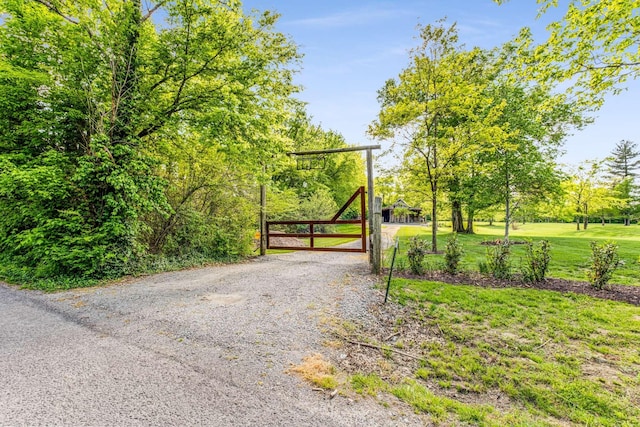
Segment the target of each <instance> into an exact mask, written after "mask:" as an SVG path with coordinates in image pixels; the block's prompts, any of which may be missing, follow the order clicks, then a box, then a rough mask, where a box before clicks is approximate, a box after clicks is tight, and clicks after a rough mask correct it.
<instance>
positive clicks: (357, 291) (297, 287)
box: [0, 252, 419, 426]
mask: <svg viewBox="0 0 640 427" xmlns="http://www.w3.org/2000/svg"><path fill="white" fill-rule="evenodd" d="M367 271H368V266H367V263H366V256H364V255H349V254H327V253H320V254H319V253H304V252H300V253H293V254H284V255H277V256H269V257H264V258H261V259H258V260H256V261H252V262H247V263H244V264H238V265H230V266H222V267H211V268H204V269H196V270H189V271H184V272H175V273H164V274H160V275H155V276H150V277H146V278H141V279H136V280H133V281H129V282H127V283H122V284H116V285H111V286H107V287H100V288H93V289H87V290H73V291H67V292H61V293H54V294H43V293H40V292H33V291H22V290H19V289H16V288H14V287H9V286H6V285H4V284H0V425H1V426H14V425H16V426H21V425H28V426H32V425H69V426H71V425H73V426H76V425H90V426H112V425H127V426H130V425H132V426H134V425H154V426H155V425H211V426H265V425H267V426H276V425H277V426H289V425H290V426H364V425H366V426H371V425H374V426H375V425H380V426H392V425H418V423H419V421H417V420H416V419H414V418H413V417H412V416H411V414H406V413H403V410H395V409H393V408H391V409H389V408H384V407H383V406H381V405H379V404H378V403H376V402H375V401H373V400H372V399H359V398H357V397H353V396H347V395H342V394H340V395H338V397H336V398H334V399H329V397H328V395H327V393H325V392H319V391H315V390H313V388H312V387H311V386H309V385H308V384H306V383H304V382H303V381H301V380H300V379H299V378H298V377H296V376H294V375H291V374H289V373H288V372H287V369H288V368H289V367H290V366H292V365H294V364H299V363H300V361H301V360H302V359H303V357H305V356H308V355H311V354H314V353H316V352H319V353H323V354H326V353H327V352H330V350H328V349H327V348H326V347H325V346H323V341H324V340H325V339H326V336H324V335H323V332H322V330H321V328H322V320H323V318H325V317H326V316H332V315H335V313H336V312H337V311H340V312H343V313H347V316H352V315H353V316H355V317H359V316H366V305H367V304H368V303H370V301H371V298H375V297H377V294H376V293H375V292H374V291H373V290H372V284H373V283H374V279H373V278H372V277H371V276H369V275H368V274H367Z"/></svg>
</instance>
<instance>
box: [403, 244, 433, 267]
mask: <svg viewBox="0 0 640 427" xmlns="http://www.w3.org/2000/svg"><path fill="white" fill-rule="evenodd" d="M430 250H431V245H430V244H429V242H427V241H426V240H424V239H421V238H419V237H418V236H413V237H412V238H410V239H409V250H407V258H408V259H409V268H410V269H411V272H412V273H413V274H424V257H425V256H426V255H427V253H428V252H429V251H430Z"/></svg>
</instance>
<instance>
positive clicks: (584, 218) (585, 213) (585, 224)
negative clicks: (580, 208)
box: [582, 206, 589, 230]
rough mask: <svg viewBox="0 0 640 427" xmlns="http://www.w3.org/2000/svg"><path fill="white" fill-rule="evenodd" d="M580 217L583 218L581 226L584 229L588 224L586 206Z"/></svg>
mask: <svg viewBox="0 0 640 427" xmlns="http://www.w3.org/2000/svg"><path fill="white" fill-rule="evenodd" d="M582 218H583V220H584V222H583V223H582V224H583V227H582V228H583V229H585V230H586V229H587V226H588V225H589V209H588V208H587V207H586V206H585V208H584V217H582Z"/></svg>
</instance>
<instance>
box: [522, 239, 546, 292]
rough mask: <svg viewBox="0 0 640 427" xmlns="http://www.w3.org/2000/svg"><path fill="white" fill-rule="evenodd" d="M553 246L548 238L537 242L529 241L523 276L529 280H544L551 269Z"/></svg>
mask: <svg viewBox="0 0 640 427" xmlns="http://www.w3.org/2000/svg"><path fill="white" fill-rule="evenodd" d="M550 251H551V246H550V245H549V241H548V240H541V241H539V242H538V243H537V244H534V243H531V242H529V243H528V244H527V248H526V258H525V264H524V266H523V267H522V277H523V279H524V280H526V281H528V282H542V281H543V280H544V278H545V276H546V274H547V271H548V270H549V261H550V260H551V255H550Z"/></svg>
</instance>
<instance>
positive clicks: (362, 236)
mask: <svg viewBox="0 0 640 427" xmlns="http://www.w3.org/2000/svg"><path fill="white" fill-rule="evenodd" d="M364 196H365V191H364V187H360V188H359V189H358V190H357V191H356V192H355V193H353V196H351V198H350V199H349V200H348V201H347V203H345V204H344V206H342V208H340V210H339V211H338V213H337V214H335V215H334V216H333V218H331V219H330V220H312V221H267V222H266V236H267V249H287V250H292V251H325V252H366V251H367V223H366V220H365V203H364ZM358 197H360V219H339V218H340V215H342V214H343V213H344V212H345V211H346V210H347V209H348V208H349V206H351V205H352V204H353V202H354V201H355V200H356V199H357V198H358ZM336 224H360V233H359V234H347V233H316V232H315V230H314V228H315V226H316V225H336ZM274 225H306V226H308V231H307V232H302V233H286V232H285V233H280V232H273V231H272V228H271V226H274ZM275 237H295V238H302V239H309V246H302V247H297V246H287V245H282V246H278V245H274V244H272V242H271V239H272V238H275ZM349 237H353V238H357V239H359V240H360V242H361V245H360V248H337V247H332V248H331V247H330V248H319V247H316V246H315V243H316V242H315V239H332V238H349Z"/></svg>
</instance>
